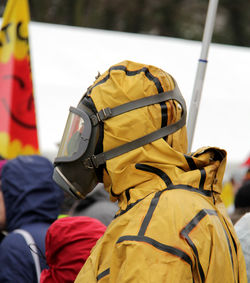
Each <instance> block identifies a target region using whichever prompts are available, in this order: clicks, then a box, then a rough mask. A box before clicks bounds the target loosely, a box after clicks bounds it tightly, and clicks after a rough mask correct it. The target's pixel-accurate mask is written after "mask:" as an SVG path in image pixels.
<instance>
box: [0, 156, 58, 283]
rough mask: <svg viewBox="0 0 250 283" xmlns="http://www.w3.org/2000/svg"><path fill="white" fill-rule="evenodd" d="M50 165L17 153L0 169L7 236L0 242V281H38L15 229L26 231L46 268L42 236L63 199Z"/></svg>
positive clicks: (31, 260)
mask: <svg viewBox="0 0 250 283" xmlns="http://www.w3.org/2000/svg"><path fill="white" fill-rule="evenodd" d="M52 174H53V165H52V163H51V162H50V161H49V160H48V159H46V158H44V157H42V156H36V155H32V156H19V157H17V158H15V159H13V160H9V161H8V162H7V163H6V164H5V165H4V167H3V170H2V185H1V187H2V192H3V196H4V203H5V210H6V230H7V232H8V235H7V236H6V237H5V238H4V239H3V241H2V242H1V244H0V266H1V267H0V282H4V283H8V282H11V283H14V282H18V283H22V282H24V283H32V282H37V276H36V271H35V265H34V261H33V258H32V256H31V251H30V249H29V248H28V247H27V245H26V242H25V240H24V238H23V237H22V236H21V235H20V234H16V233H13V230H15V229H24V230H26V231H28V232H29V233H30V234H31V235H32V237H33V238H34V240H35V243H36V245H37V248H38V250H39V251H40V264H41V269H44V268H45V267H46V262H45V260H43V258H42V256H41V255H43V256H45V235H46V232H47V229H48V227H49V226H50V224H51V223H52V222H53V221H54V220H56V218H57V216H58V214H59V212H60V211H59V209H60V204H61V201H62V198H63V193H62V190H61V189H60V188H59V187H58V186H57V185H56V184H55V183H54V181H53V180H52Z"/></svg>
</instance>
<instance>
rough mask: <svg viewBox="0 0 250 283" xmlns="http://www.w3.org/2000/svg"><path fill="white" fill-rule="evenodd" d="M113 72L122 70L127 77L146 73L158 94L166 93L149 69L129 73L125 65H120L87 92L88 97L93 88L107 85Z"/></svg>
mask: <svg viewBox="0 0 250 283" xmlns="http://www.w3.org/2000/svg"><path fill="white" fill-rule="evenodd" d="M113 70H120V71H124V72H125V73H126V75H127V76H135V75H138V74H139V73H142V72H143V73H145V76H146V77H147V78H148V79H149V80H150V81H153V83H154V84H155V86H156V88H157V90H158V92H159V93H160V92H164V90H163V88H162V85H161V82H160V81H159V79H158V78H157V77H154V76H153V75H152V74H151V73H150V72H149V70H148V68H146V67H143V68H141V69H139V70H135V71H129V70H128V69H127V68H126V67H125V66H123V65H118V66H113V67H111V68H110V69H109V73H108V74H107V76H106V77H104V78H103V79H102V80H100V81H99V82H98V83H96V84H95V85H94V86H92V87H90V88H89V89H88V91H87V95H90V93H91V91H92V90H93V88H95V87H96V86H98V85H100V84H103V83H105V82H106V81H107V80H108V79H109V78H110V72H111V71H113Z"/></svg>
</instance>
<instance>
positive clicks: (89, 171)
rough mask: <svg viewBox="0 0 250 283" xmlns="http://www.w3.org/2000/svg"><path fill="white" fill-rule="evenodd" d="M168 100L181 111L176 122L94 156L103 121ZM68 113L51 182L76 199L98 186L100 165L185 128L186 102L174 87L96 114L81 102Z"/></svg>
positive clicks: (176, 87)
mask: <svg viewBox="0 0 250 283" xmlns="http://www.w3.org/2000/svg"><path fill="white" fill-rule="evenodd" d="M168 100H176V101H177V102H178V103H179V104H180V105H181V107H182V115H181V118H180V119H179V120H178V121H177V122H175V123H173V124H171V125H168V126H165V127H162V128H160V129H159V130H156V131H154V132H152V133H150V134H148V135H145V136H143V137H140V138H138V139H136V140H133V141H131V142H128V143H126V144H123V145H121V146H118V147H116V148H113V149H111V150H108V151H106V152H101V153H98V154H95V149H96V145H97V142H98V138H99V134H100V124H101V123H103V122H104V121H105V120H107V119H111V118H113V117H116V116H119V115H121V114H123V113H126V112H129V111H132V110H135V109H138V108H141V107H145V106H149V105H152V104H157V103H161V102H166V101H168ZM69 110H70V114H69V117H68V120H67V124H66V127H65V130H64V135H63V138H62V142H61V144H60V148H59V151H58V155H57V158H56V159H55V162H54V163H55V170H54V175H53V178H54V180H55V181H56V182H57V183H58V185H59V186H61V187H62V188H63V189H64V190H66V191H67V192H69V193H70V194H71V195H73V196H75V197H77V198H83V197H84V196H85V195H86V194H87V193H88V192H90V191H91V190H92V189H93V188H94V186H95V185H96V184H97V182H98V180H97V176H96V169H97V168H98V167H99V166H100V165H103V164H105V163H106V161H107V160H110V159H112V158H114V157H117V156H119V155H122V154H124V153H127V152H129V151H132V150H134V149H136V148H139V147H141V146H144V145H146V144H149V143H151V142H153V141H155V140H158V139H160V138H162V137H165V136H168V135H170V134H172V133H174V132H176V131H177V130H179V129H180V128H182V127H183V126H184V125H185V123H186V112H187V111H186V103H185V100H184V99H183V97H182V95H181V93H180V90H179V88H178V85H177V84H176V83H175V88H174V90H171V91H167V92H162V93H159V94H156V95H152V96H148V97H144V98H141V99H137V100H134V101H131V102H128V103H125V104H122V105H119V106H117V107H114V108H109V107H107V108H104V109H102V110H100V111H99V112H96V113H94V111H92V110H93V109H92V110H91V109H90V108H89V107H87V106H86V105H84V104H83V103H81V102H80V103H79V105H78V106H77V108H74V107H70V109H69Z"/></svg>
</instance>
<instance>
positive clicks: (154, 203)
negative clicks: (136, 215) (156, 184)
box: [138, 191, 162, 236]
mask: <svg viewBox="0 0 250 283" xmlns="http://www.w3.org/2000/svg"><path fill="white" fill-rule="evenodd" d="M161 193H162V191H158V192H157V193H156V194H155V196H154V197H153V199H152V200H151V203H150V206H149V209H148V211H147V214H146V216H145V218H144V220H143V222H142V225H141V228H140V231H139V233H138V236H144V234H145V232H146V230H147V227H148V224H149V222H150V220H151V218H152V216H153V213H154V211H155V208H156V206H157V204H158V202H159V198H160V195H161Z"/></svg>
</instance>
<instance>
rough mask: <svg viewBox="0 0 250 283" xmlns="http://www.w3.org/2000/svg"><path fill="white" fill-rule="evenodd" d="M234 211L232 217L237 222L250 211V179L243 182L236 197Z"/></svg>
mask: <svg viewBox="0 0 250 283" xmlns="http://www.w3.org/2000/svg"><path fill="white" fill-rule="evenodd" d="M234 207H235V208H234V212H233V213H232V214H230V218H231V220H232V222H233V224H235V223H236V222H237V221H238V220H239V219H240V218H241V217H242V216H243V215H244V214H245V213H247V212H250V180H248V181H245V182H243V183H242V185H241V187H240V188H239V189H238V191H237V193H236V195H235V199H234Z"/></svg>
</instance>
